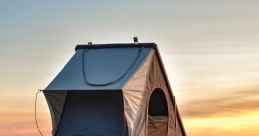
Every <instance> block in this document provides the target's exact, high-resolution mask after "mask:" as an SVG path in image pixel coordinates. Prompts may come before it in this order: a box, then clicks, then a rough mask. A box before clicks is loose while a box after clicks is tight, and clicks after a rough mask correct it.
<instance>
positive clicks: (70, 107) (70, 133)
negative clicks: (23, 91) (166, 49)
mask: <svg viewBox="0 0 259 136" xmlns="http://www.w3.org/2000/svg"><path fill="white" fill-rule="evenodd" d="M75 50H76V52H75V54H74V55H73V57H72V58H71V60H70V61H69V62H68V63H67V64H66V66H65V67H64V68H63V69H62V70H61V72H60V73H59V74H58V75H57V76H56V78H55V79H54V80H53V81H52V82H51V83H50V84H49V85H48V86H47V88H46V89H44V90H43V92H44V95H45V98H46V100H47V103H48V106H49V109H50V113H51V118H52V127H53V131H52V133H53V135H54V136H185V135H186V134H185V130H184V127H183V123H182V121H181V117H180V115H179V112H178V109H177V106H176V103H175V98H174V96H173V93H172V91H171V88H170V85H169V82H168V79H167V76H166V72H165V69H164V67H163V63H162V61H161V57H160V55H159V51H158V48H157V45H156V44H155V43H123V44H95V45H92V44H90V45H77V46H76V49H75Z"/></svg>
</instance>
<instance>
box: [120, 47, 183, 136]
mask: <svg viewBox="0 0 259 136" xmlns="http://www.w3.org/2000/svg"><path fill="white" fill-rule="evenodd" d="M157 59H158V58H157V57H156V55H155V53H154V51H152V52H150V53H149V56H148V58H147V59H146V61H145V63H144V64H143V65H142V67H141V68H139V70H138V71H137V72H136V73H135V74H134V76H133V77H132V78H131V79H130V80H129V81H128V83H127V84H126V85H125V86H124V87H123V96H124V107H125V111H124V112H125V117H126V120H127V123H128V130H129V136H146V135H147V130H148V117H147V115H148V105H149V98H150V96H151V94H152V92H153V91H154V90H155V89H157V88H160V89H161V90H163V92H164V93H165V96H166V99H167V103H168V112H169V113H168V115H169V117H168V135H169V136H174V135H175V133H174V131H175V124H174V122H175V114H174V105H173V103H172V97H171V94H170V92H169V89H168V87H167V85H166V81H165V78H164V77H163V74H162V70H161V67H160V65H159V63H158V60H157ZM136 126H138V127H136ZM178 128H179V129H180V127H178ZM181 131H182V130H180V133H183V132H181ZM180 133H179V134H177V136H181V134H180Z"/></svg>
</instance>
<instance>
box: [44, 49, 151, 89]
mask: <svg viewBox="0 0 259 136" xmlns="http://www.w3.org/2000/svg"><path fill="white" fill-rule="evenodd" d="M140 49H141V51H140V56H139V57H138V58H137V61H136V62H135V63H134V60H135V59H136V56H137V55H138V53H139V50H140ZM86 50H87V53H85V55H83V53H84V51H86ZM150 50H151V49H150V48H142V47H140V48H138V47H135V48H97V49H94V48H93V49H78V50H77V52H76V53H75V55H74V56H73V57H72V58H71V60H70V61H69V62H68V64H67V65H66V66H65V67H64V69H63V70H62V71H61V72H60V73H59V74H58V75H57V77H56V78H55V79H54V80H53V81H52V82H51V83H50V84H49V85H48V87H47V88H46V89H45V90H52V91H55V90H101V89H106V90H107V89H109V90H119V89H121V88H122V86H123V85H124V84H125V83H126V82H127V80H128V79H129V78H130V77H131V76H132V74H133V73H134V71H136V69H137V68H138V67H139V65H141V63H142V62H143V61H144V59H145V58H146V56H147V54H148V53H149V52H150ZM84 57H85V69H82V68H83V66H82V65H83V58H84ZM133 63H134V66H133V67H132V68H131V69H130V70H129V71H128V72H127V69H128V68H129V67H130V66H131V65H132V64H133ZM84 71H85V73H84ZM125 72H127V75H126V76H125V77H124V78H122V79H121V80H119V81H118V82H116V83H114V84H110V85H107V86H91V85H89V84H87V83H86V82H85V79H84V74H86V76H87V79H88V80H89V81H90V82H92V83H96V84H102V83H106V82H109V81H111V80H115V79H116V78H119V77H120V76H122V75H123V74H124V73H125Z"/></svg>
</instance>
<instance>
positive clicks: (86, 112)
mask: <svg viewBox="0 0 259 136" xmlns="http://www.w3.org/2000/svg"><path fill="white" fill-rule="evenodd" d="M124 127H125V125H124V112H123V97H122V93H121V91H70V92H68V97H67V102H66V104H65V107H64V111H63V116H62V119H61V122H60V125H59V128H58V130H57V133H56V136H123V135H124V131H125V128H124Z"/></svg>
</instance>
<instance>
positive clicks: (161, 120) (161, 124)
mask: <svg viewBox="0 0 259 136" xmlns="http://www.w3.org/2000/svg"><path fill="white" fill-rule="evenodd" d="M167 124H168V118H167V117H166V116H148V136H167V131H168V130H167V129H168V126H167Z"/></svg>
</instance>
